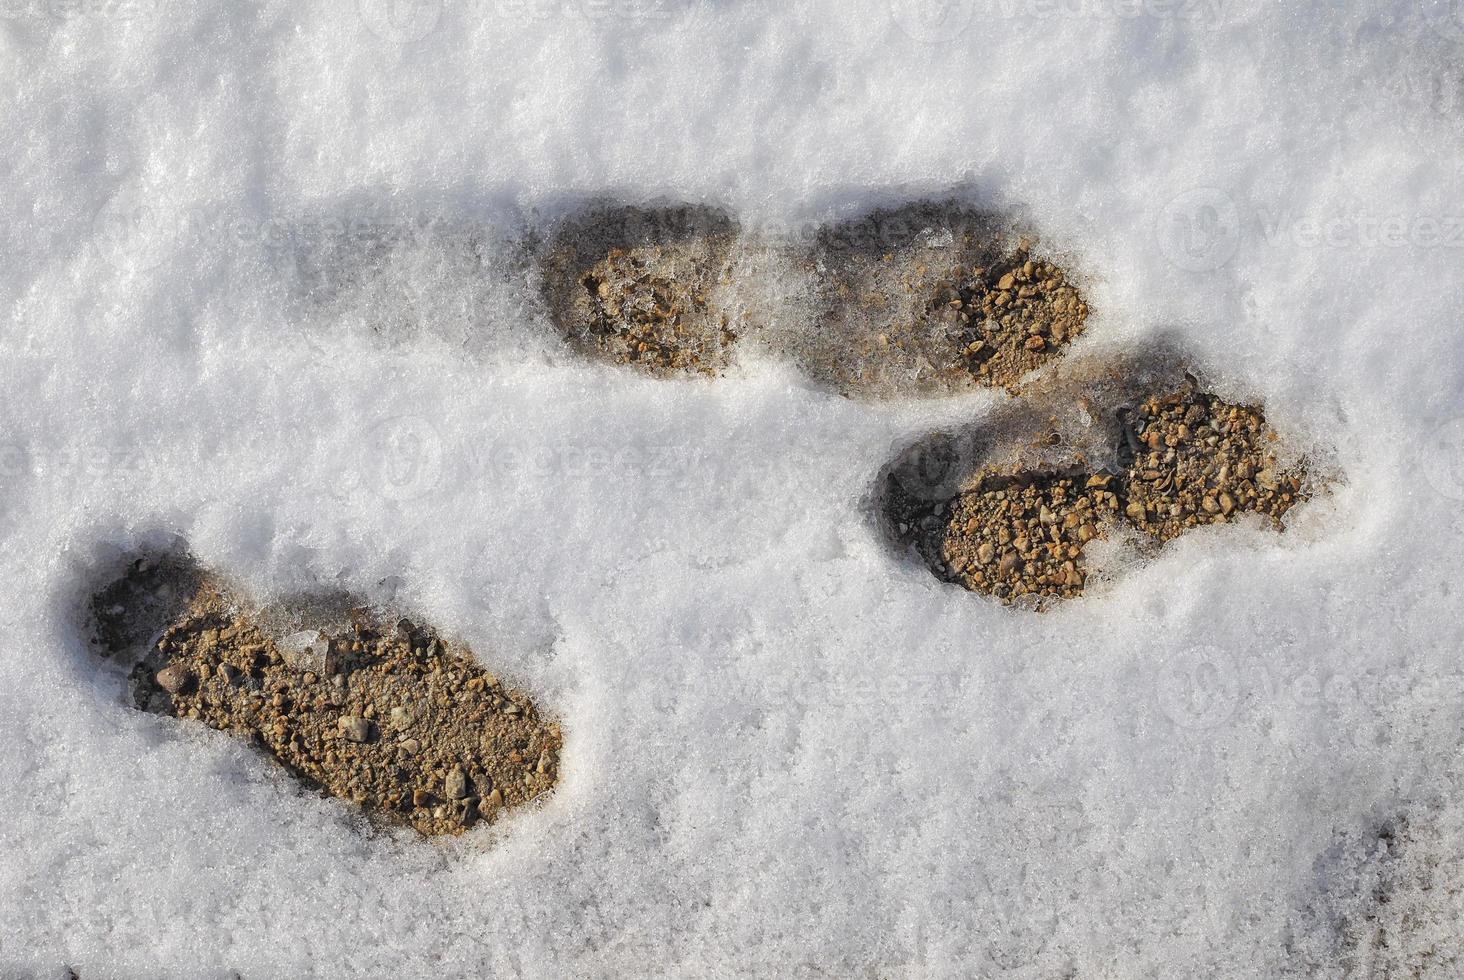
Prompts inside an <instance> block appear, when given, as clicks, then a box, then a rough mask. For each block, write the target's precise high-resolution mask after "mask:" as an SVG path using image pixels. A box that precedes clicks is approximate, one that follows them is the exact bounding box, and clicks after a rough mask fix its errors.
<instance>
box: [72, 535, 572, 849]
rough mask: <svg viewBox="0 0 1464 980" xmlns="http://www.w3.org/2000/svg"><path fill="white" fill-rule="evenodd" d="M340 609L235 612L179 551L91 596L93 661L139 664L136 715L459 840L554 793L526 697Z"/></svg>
mask: <svg viewBox="0 0 1464 980" xmlns="http://www.w3.org/2000/svg"><path fill="white" fill-rule="evenodd" d="M337 607H338V608H339V609H340V610H341V611H343V613H344V615H343V616H341V617H339V618H337V617H335V616H326V617H325V620H326V621H325V622H324V623H322V624H321V628H320V629H305V630H301V629H298V628H293V630H292V631H291V628H292V627H298V626H299V625H300V624H299V622H298V619H299V616H298V613H289V612H288V611H286V610H281V609H265V610H253V609H250V608H247V606H245V605H244V604H243V603H241V602H240V601H238V600H236V599H235V598H233V597H232V596H231V595H230V594H229V592H228V591H227V590H226V589H225V588H224V587H223V586H222V585H221V584H220V583H219V582H218V581H217V580H216V579H214V578H213V577H212V576H210V575H208V574H206V573H202V572H199V571H197V570H196V569H194V568H193V567H192V566H191V564H190V563H188V562H186V561H184V560H181V559H177V558H166V559H162V560H146V559H144V560H142V561H140V562H138V563H137V564H135V565H134V566H133V568H132V570H131V571H130V573H129V575H127V576H125V577H123V578H122V579H120V580H118V581H117V582H115V583H113V584H111V585H109V586H108V587H107V588H105V589H103V590H102V591H101V592H99V593H98V594H97V595H96V596H95V597H94V599H93V601H92V610H93V616H94V621H95V624H96V633H97V638H98V641H99V644H100V646H101V648H102V650H103V652H104V653H105V654H107V655H112V656H129V655H130V656H136V655H139V654H140V655H141V659H140V660H138V662H137V663H136V665H135V667H134V668H133V671H132V674H131V682H130V683H131V687H132V693H133V696H134V698H135V701H136V704H137V706H138V707H139V708H142V709H144V710H149V711H157V712H160V713H163V714H169V715H173V716H175V717H179V718H189V719H194V720H197V721H200V722H202V723H203V724H206V725H208V726H209V727H211V728H216V729H218V730H220V731H225V732H229V733H231V734H234V735H237V736H239V737H241V738H244V739H246V740H248V741H250V742H251V743H253V744H255V745H258V746H259V747H261V748H263V749H264V750H265V751H267V752H268V753H269V754H270V755H271V756H272V757H273V758H274V759H276V760H277V761H278V762H280V763H281V764H282V765H283V766H284V767H285V768H286V769H287V770H288V771H290V772H291V773H292V774H294V775H295V776H297V777H299V778H300V779H302V780H303V781H304V782H306V783H307V784H308V785H310V786H313V787H317V788H319V789H321V790H323V791H324V792H326V793H329V794H330V795H332V796H336V797H340V798H342V799H345V800H350V801H352V802H354V803H357V804H359V805H360V806H362V807H363V808H364V809H365V810H366V811H367V813H368V814H370V815H372V816H374V817H377V818H380V819H384V820H385V821H387V822H389V823H399V824H406V825H409V826H411V827H414V828H415V829H417V830H418V831H420V832H421V833H423V834H427V835H434V834H456V833H460V832H462V831H463V830H465V829H467V828H469V827H471V826H472V825H473V824H474V823H476V822H478V821H480V820H483V821H491V820H493V819H495V818H496V817H497V816H498V815H499V814H501V813H502V812H504V810H505V809H507V808H509V807H513V806H516V805H519V804H521V803H525V802H527V801H529V800H531V799H533V798H534V797H536V796H539V795H540V794H542V793H545V792H547V791H548V790H549V789H551V788H552V787H553V785H554V782H555V779H556V777H557V774H558V766H559V752H560V747H561V744H562V740H561V737H560V733H559V727H558V725H557V724H555V723H553V722H551V721H548V720H546V719H543V718H542V717H541V715H540V713H539V712H538V710H537V709H536V708H535V706H534V704H533V703H532V702H531V701H530V700H529V698H528V697H527V696H526V695H524V694H523V693H522V692H520V691H516V690H513V689H512V688H509V687H508V686H506V685H505V684H503V683H502V682H500V681H499V680H498V679H497V678H495V677H494V676H493V675H492V674H489V673H488V672H487V671H485V670H484V669H483V668H482V667H480V666H478V665H477V663H476V662H475V661H474V660H473V657H472V654H471V652H470V651H468V650H467V649H465V648H462V647H454V646H453V645H451V644H449V643H448V642H446V641H445V640H443V638H442V637H440V636H438V635H437V634H436V633H435V632H433V631H432V630H431V629H428V628H422V627H417V626H414V625H413V624H412V623H411V622H410V621H408V620H406V619H400V620H397V621H395V622H394V623H392V622H390V621H388V620H387V619H385V618H383V617H382V615H381V614H379V613H377V612H376V611H373V610H371V609H368V608H365V607H360V606H355V607H351V606H350V604H349V603H346V602H337ZM159 617H166V618H159ZM292 619H293V621H292ZM285 624H289V625H288V626H286V625H285ZM282 627H284V628H283V629H282ZM145 636H146V637H147V639H143V637H145Z"/></svg>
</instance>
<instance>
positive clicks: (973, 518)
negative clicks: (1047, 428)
mask: <svg viewBox="0 0 1464 980" xmlns="http://www.w3.org/2000/svg"><path fill="white" fill-rule="evenodd" d="M1111 482H1112V480H1111V478H1110V477H1104V476H1097V477H1086V476H1078V477H1070V476H1059V475H1052V474H1025V475H1023V476H1022V477H1019V478H1017V479H1000V478H994V477H988V478H985V479H983V480H981V481H980V482H979V483H978V484H977V485H976V487H975V488H973V489H972V490H970V491H968V492H966V493H963V494H961V495H960V496H959V497H957V498H956V499H955V501H954V502H953V503H952V504H951V507H950V517H949V520H947V521H946V523H945V524H944V526H943V527H942V528H941V531H940V535H939V538H938V546H939V557H940V560H941V562H942V563H943V564H944V566H945V567H946V568H947V569H949V570H950V573H951V574H953V575H954V577H955V578H956V579H957V580H958V581H960V582H961V583H962V584H964V585H965V586H966V587H967V588H969V589H972V590H974V591H978V592H984V593H986V594H988V595H993V596H996V597H997V598H998V599H1001V600H1003V601H1011V600H1014V599H1017V598H1018V597H1021V596H1026V595H1035V596H1038V597H1040V598H1042V599H1052V598H1056V599H1066V598H1070V597H1072V596H1075V595H1078V594H1080V593H1081V592H1082V591H1083V583H1084V582H1085V581H1086V580H1087V571H1086V569H1085V567H1084V561H1083V550H1084V548H1085V547H1086V545H1087V544H1088V542H1090V541H1093V540H1095V539H1100V538H1103V537H1105V536H1106V535H1105V533H1104V532H1105V529H1106V528H1107V527H1108V525H1109V524H1110V523H1111V521H1112V519H1113V516H1114V513H1115V512H1116V511H1117V509H1118V498H1117V497H1115V496H1114V494H1113V493H1112V492H1110V491H1109V490H1108V486H1109V484H1110V483H1111Z"/></svg>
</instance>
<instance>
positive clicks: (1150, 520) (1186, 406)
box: [1121, 388, 1306, 541]
mask: <svg viewBox="0 0 1464 980" xmlns="http://www.w3.org/2000/svg"><path fill="white" fill-rule="evenodd" d="M1128 424H1129V425H1130V427H1131V428H1130V434H1131V435H1132V436H1133V440H1132V442H1131V443H1130V442H1129V441H1128V440H1127V439H1125V445H1124V447H1123V450H1122V451H1121V455H1124V456H1126V457H1128V469H1127V471H1126V472H1125V484H1126V487H1127V494H1126V498H1127V499H1126V502H1125V505H1124V513H1125V516H1126V517H1127V518H1128V519H1129V520H1130V521H1131V522H1132V523H1133V524H1134V525H1135V526H1136V527H1138V528H1139V529H1140V530H1141V531H1143V532H1144V533H1146V534H1148V535H1151V536H1152V537H1155V538H1158V539H1159V540H1160V541H1169V540H1170V539H1172V538H1175V537H1177V536H1179V535H1180V534H1183V533H1184V532H1185V531H1187V530H1189V529H1190V528H1192V527H1198V526H1199V525H1202V524H1224V523H1226V522H1227V521H1229V520H1231V519H1232V518H1233V517H1235V516H1238V515H1240V514H1243V513H1250V512H1256V513H1259V514H1261V515H1263V516H1264V517H1266V518H1267V519H1269V520H1270V521H1271V523H1273V524H1274V525H1276V526H1277V527H1280V525H1281V517H1282V515H1284V514H1285V513H1286V512H1287V511H1288V510H1290V509H1291V507H1292V506H1293V505H1294V504H1296V503H1298V502H1299V501H1301V500H1303V499H1305V495H1304V493H1303V492H1302V486H1303V484H1304V483H1305V482H1306V471H1305V469H1304V468H1303V467H1302V466H1300V465H1297V466H1294V467H1291V468H1289V469H1283V468H1282V467H1281V466H1280V465H1279V464H1278V462H1277V456H1276V452H1275V449H1274V447H1273V445H1272V444H1273V443H1275V442H1276V441H1277V436H1276V433H1275V431H1274V430H1272V428H1271V427H1270V426H1269V425H1267V424H1266V417H1265V414H1264V413H1263V412H1262V411H1261V410H1260V409H1259V408H1257V407H1255V406H1252V405H1232V404H1230V403H1228V402H1225V401H1222V400H1221V399H1219V398H1217V397H1216V396H1214V395H1212V394H1209V393H1207V392H1203V391H1198V390H1196V389H1194V388H1185V389H1183V390H1180V391H1177V392H1173V393H1171V394H1169V395H1166V396H1164V397H1162V398H1159V397H1152V398H1147V399H1145V400H1144V402H1143V404H1142V405H1140V406H1139V409H1138V411H1137V412H1136V413H1135V414H1134V415H1133V417H1132V419H1131V420H1129V423H1128Z"/></svg>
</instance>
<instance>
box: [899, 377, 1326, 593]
mask: <svg viewBox="0 0 1464 980" xmlns="http://www.w3.org/2000/svg"><path fill="white" fill-rule="evenodd" d="M1128 371H1132V374H1131V375H1127V374H1126V372H1128ZM1155 390H1158V391H1161V392H1164V394H1158V395H1154V394H1149V392H1152V391H1155ZM1282 448H1283V447H1282V444H1281V443H1280V441H1279V439H1278V437H1277V435H1276V433H1275V432H1274V431H1273V430H1272V429H1271V427H1270V426H1269V425H1268V424H1267V423H1266V421H1265V416H1264V413H1263V412H1262V411H1261V409H1260V408H1258V407H1256V406H1251V405H1241V404H1232V403H1229V402H1226V401H1225V400H1223V399H1221V398H1220V397H1218V396H1217V395H1215V394H1213V393H1211V392H1208V391H1205V390H1203V389H1202V388H1201V387H1200V386H1199V382H1198V381H1197V380H1196V379H1195V378H1194V377H1193V376H1191V375H1189V374H1188V373H1187V372H1182V371H1179V370H1177V369H1175V370H1168V371H1156V370H1154V369H1153V368H1152V367H1151V366H1149V365H1125V366H1123V367H1121V368H1119V369H1116V370H1099V371H1092V370H1084V371H1081V372H1079V373H1078V374H1077V375H1076V376H1075V377H1073V378H1068V379H1064V380H1062V381H1061V382H1060V383H1058V384H1055V385H1053V386H1051V387H1049V388H1046V389H1044V390H1042V391H1041V392H1039V393H1037V394H1036V395H1035V396H1034V397H1033V398H1032V399H1031V400H1030V401H1023V402H1018V403H1014V404H1013V405H1011V406H1009V407H1008V408H1007V409H1005V410H1004V412H1003V413H998V417H997V418H996V420H995V421H994V422H993V423H992V424H991V425H990V427H989V428H988V429H986V430H984V431H980V432H966V433H960V434H954V435H953V434H948V433H937V434H934V435H932V436H929V437H927V438H926V439H923V440H920V441H918V442H917V443H915V444H914V445H912V446H911V447H909V448H907V449H906V450H905V451H904V452H903V453H901V454H900V456H899V457H897V459H896V460H895V461H894V462H893V463H892V464H891V465H890V466H889V467H887V468H886V471H885V473H884V474H883V476H882V478H881V481H880V485H879V487H880V488H879V506H880V509H881V513H882V517H883V519H884V521H885V525H886V529H887V531H888V533H889V535H890V537H891V538H892V540H893V541H894V542H895V544H896V545H897V546H898V547H900V548H913V549H914V551H915V552H916V553H917V554H919V555H920V556H921V558H922V559H923V560H924V562H925V564H926V565H927V566H928V567H929V568H930V569H931V571H932V572H934V573H935V575H936V576H937V577H939V578H941V579H944V580H947V581H953V582H957V583H959V584H961V585H962V586H964V587H965V588H968V589H971V590H972V591H975V592H980V593H982V594H985V595H990V596H994V597H995V598H998V599H1000V600H1001V601H1003V602H1007V603H1021V604H1024V605H1031V606H1035V607H1036V608H1045V607H1047V606H1050V605H1051V604H1052V603H1053V602H1054V601H1059V600H1062V599H1068V598H1072V597H1074V596H1077V595H1080V594H1081V593H1082V592H1083V591H1084V588H1085V587H1086V586H1087V585H1088V584H1089V581H1090V578H1091V576H1092V575H1093V574H1094V573H1095V572H1096V573H1098V574H1100V575H1101V574H1103V573H1105V571H1106V570H1105V569H1104V568H1103V567H1102V565H1101V563H1100V564H1099V565H1098V566H1097V567H1095V566H1094V564H1093V560H1092V555H1091V551H1090V549H1091V546H1092V545H1093V544H1094V542H1109V543H1110V545H1109V547H1108V548H1107V549H1106V551H1105V554H1106V555H1110V556H1113V555H1118V554H1120V553H1122V552H1123V551H1125V550H1127V551H1129V552H1133V553H1136V554H1137V555H1139V556H1142V555H1151V554H1153V553H1154V552H1155V551H1156V550H1157V549H1158V548H1160V547H1162V546H1163V544H1164V543H1166V542H1168V541H1170V540H1172V539H1174V538H1175V537H1177V536H1179V535H1180V534H1183V533H1184V532H1185V531H1187V530H1189V529H1191V528H1195V527H1200V526H1203V525H1207V524H1222V523H1227V522H1230V521H1232V520H1236V519H1238V518H1240V517H1241V515H1243V514H1246V513H1250V512H1256V513H1259V514H1261V515H1262V516H1263V517H1264V519H1265V520H1266V521H1267V522H1269V523H1270V524H1271V525H1273V526H1274V527H1276V528H1277V529H1278V530H1279V529H1281V528H1282V526H1283V525H1282V523H1281V519H1282V517H1283V516H1284V515H1285V514H1286V512H1287V511H1288V510H1290V508H1291V507H1292V506H1294V505H1295V504H1297V503H1299V502H1301V501H1303V500H1305V499H1306V498H1307V496H1308V495H1309V492H1310V490H1309V483H1310V479H1309V476H1308V469H1307V465H1306V462H1305V460H1303V459H1300V458H1292V460H1291V462H1289V463H1285V462H1283V460H1285V459H1286V458H1287V457H1286V455H1285V454H1284V453H1283V451H1282Z"/></svg>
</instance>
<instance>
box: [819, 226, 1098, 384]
mask: <svg viewBox="0 0 1464 980" xmlns="http://www.w3.org/2000/svg"><path fill="white" fill-rule="evenodd" d="M808 261H809V263H810V265H811V266H812V267H813V269H814V273H813V275H814V278H815V280H816V282H817V287H816V292H817V302H818V304H819V306H820V308H821V310H822V312H821V314H820V315H819V316H818V322H817V324H816V326H815V328H814V329H813V330H812V331H811V332H810V333H809V334H808V335H807V337H806V338H805V339H804V340H803V341H802V342H801V343H800V348H801V349H800V350H799V351H798V352H797V355H798V359H799V361H800V363H801V364H802V365H803V367H804V369H805V370H806V371H807V372H809V374H811V375H812V376H813V377H815V378H818V379H820V380H821V381H823V382H825V383H827V384H829V385H831V386H833V387H834V388H836V389H838V390H839V391H841V392H843V393H845V394H848V395H852V396H861V397H891V396H900V395H920V394H940V393H946V392H954V391H960V390H964V389H969V388H972V387H981V386H994V387H1002V388H1006V389H1008V390H1016V389H1017V387H1018V386H1019V384H1020V382H1021V381H1022V379H1023V378H1024V377H1026V376H1027V375H1028V374H1029V373H1031V372H1032V371H1034V370H1036V369H1037V368H1039V367H1042V366H1043V365H1044V364H1046V363H1048V362H1049V361H1051V360H1052V359H1053V358H1054V357H1056V356H1058V355H1059V354H1060V353H1061V351H1062V349H1063V348H1064V347H1066V346H1067V345H1068V344H1069V343H1070V342H1071V341H1072V340H1073V338H1075V337H1077V336H1078V334H1080V333H1081V332H1082V330H1083V326H1084V324H1085V322H1086V320H1087V316H1088V305H1087V302H1086V301H1085V300H1084V299H1083V297H1082V295H1081V294H1080V293H1079V291H1078V289H1077V287H1076V286H1075V285H1073V283H1072V282H1071V281H1070V280H1069V277H1068V275H1067V273H1066V272H1065V271H1064V270H1063V269H1061V268H1060V267H1059V266H1058V265H1057V264H1055V263H1054V262H1053V261H1051V260H1050V258H1044V257H1043V256H1042V255H1040V254H1039V253H1038V252H1037V251H1036V246H1035V243H1034V242H1032V241H1031V240H1030V239H1027V238H1022V237H1019V236H1017V235H1015V234H1014V233H1012V232H1011V231H1010V230H1009V229H1007V228H1005V227H1003V226H1002V225H1001V224H1000V223H999V222H997V221H996V219H994V218H992V217H991V216H988V215H983V214H979V213H976V212H973V211H970V210H967V209H964V208H961V207H960V206H957V205H950V204H934V203H928V202H924V203H918V204H912V205H909V206H906V207H902V208H898V209H893V210H883V211H877V212H875V213H873V214H871V215H869V216H867V217H865V218H862V219H860V220H858V221H854V222H848V223H845V224H840V225H834V226H831V227H829V228H826V229H823V230H822V231H821V232H820V233H819V234H818V236H817V238H816V243H815V246H814V248H813V250H812V255H811V257H810V258H809V260H808Z"/></svg>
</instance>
